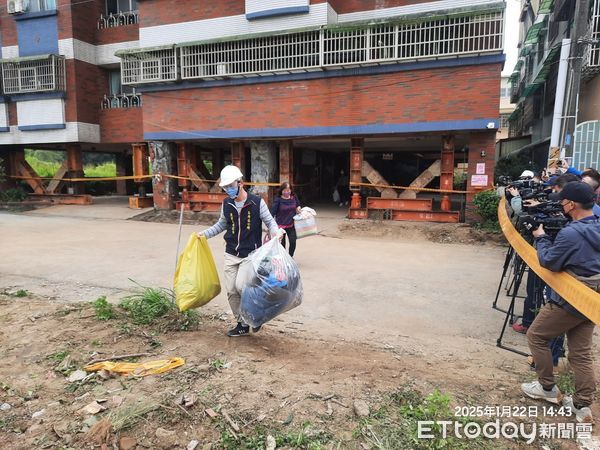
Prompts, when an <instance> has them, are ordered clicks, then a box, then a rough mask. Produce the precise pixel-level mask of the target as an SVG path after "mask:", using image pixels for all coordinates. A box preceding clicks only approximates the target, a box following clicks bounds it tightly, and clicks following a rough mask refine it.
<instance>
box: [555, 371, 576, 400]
mask: <svg viewBox="0 0 600 450" xmlns="http://www.w3.org/2000/svg"><path fill="white" fill-rule="evenodd" d="M556 385H557V386H558V388H559V389H560V392H562V393H563V394H566V395H573V394H574V393H575V380H574V379H573V374H572V373H571V372H567V373H561V374H559V375H558V376H557V377H556Z"/></svg>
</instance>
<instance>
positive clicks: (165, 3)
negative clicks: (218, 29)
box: [139, 0, 246, 27]
mask: <svg viewBox="0 0 600 450" xmlns="http://www.w3.org/2000/svg"><path fill="white" fill-rule="evenodd" d="M139 8H140V26H142V27H151V26H154V25H164V24H168V23H180V22H189V21H193V20H204V19H214V18H216V17H225V16H234V15H239V14H245V12H246V5H245V1H244V0H219V1H198V0H144V1H141V2H139Z"/></svg>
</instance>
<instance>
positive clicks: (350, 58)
mask: <svg viewBox="0 0 600 450" xmlns="http://www.w3.org/2000/svg"><path fill="white" fill-rule="evenodd" d="M503 24H504V15H503V12H502V11H498V12H494V13H487V14H480V15H476V16H462V17H446V18H439V19H431V20H427V21H422V22H418V23H417V22H410V23H393V22H388V23H380V24H377V25H363V26H356V25H355V26H352V27H346V28H342V27H329V28H320V29H314V30H308V31H299V32H297V33H293V32H292V33H286V34H279V35H270V36H269V35H267V36H257V37H249V38H246V39H235V40H222V41H218V42H206V43H203V42H200V43H192V44H182V45H178V46H177V47H174V48H170V49H167V50H165V49H159V50H156V49H147V50H144V49H143V48H142V49H137V50H135V51H124V52H122V53H120V54H119V57H120V58H121V73H122V83H123V84H138V83H147V82H154V81H157V82H158V81H160V82H164V81H174V80H175V79H176V78H177V63H176V62H175V60H176V59H179V66H180V68H181V73H180V74H179V76H180V78H181V79H183V80H188V79H203V78H206V79H210V78H225V77H230V76H234V77H235V76H242V77H244V76H256V75H264V74H276V73H290V72H305V71H315V70H326V69H329V68H336V67H347V66H357V65H372V64H385V63H393V62H401V61H413V60H419V59H429V58H440V57H459V56H467V55H474V54H482V53H492V52H500V51H502V42H503ZM167 53H168V56H166V55H167ZM165 58H167V59H168V62H167V63H165V61H164V60H165ZM144 60H147V61H154V60H160V61H161V63H160V66H161V67H162V66H166V67H168V68H169V70H163V69H160V70H159V68H158V66H159V63H145V64H146V66H143V64H144V63H143V61H144Z"/></svg>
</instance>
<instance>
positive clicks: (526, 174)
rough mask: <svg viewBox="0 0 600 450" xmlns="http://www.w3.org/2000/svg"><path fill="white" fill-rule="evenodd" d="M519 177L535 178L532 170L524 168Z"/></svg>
mask: <svg viewBox="0 0 600 450" xmlns="http://www.w3.org/2000/svg"><path fill="white" fill-rule="evenodd" d="M519 178H533V172H532V171H531V170H524V171H523V173H522V174H521V176H520V177H519Z"/></svg>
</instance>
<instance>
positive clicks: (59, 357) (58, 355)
mask: <svg viewBox="0 0 600 450" xmlns="http://www.w3.org/2000/svg"><path fill="white" fill-rule="evenodd" d="M67 356H69V352H68V350H62V351H60V352H54V353H50V354H49V355H46V359H48V360H50V361H54V362H56V363H61V362H63V360H64V359H65V358H66V357H67Z"/></svg>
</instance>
